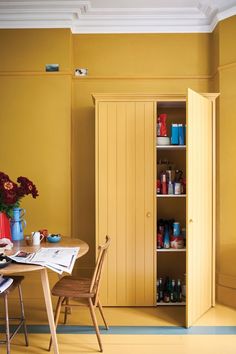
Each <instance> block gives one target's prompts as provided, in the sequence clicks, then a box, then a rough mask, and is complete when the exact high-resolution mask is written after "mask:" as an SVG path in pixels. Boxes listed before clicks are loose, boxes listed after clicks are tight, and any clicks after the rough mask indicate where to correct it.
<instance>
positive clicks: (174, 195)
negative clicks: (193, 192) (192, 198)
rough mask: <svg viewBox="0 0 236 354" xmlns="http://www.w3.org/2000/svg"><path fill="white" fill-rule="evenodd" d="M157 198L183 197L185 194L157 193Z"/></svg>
mask: <svg viewBox="0 0 236 354" xmlns="http://www.w3.org/2000/svg"><path fill="white" fill-rule="evenodd" d="M156 196H157V198H185V197H186V194H157V195H156Z"/></svg>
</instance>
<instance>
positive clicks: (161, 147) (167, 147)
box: [156, 145, 186, 150]
mask: <svg viewBox="0 0 236 354" xmlns="http://www.w3.org/2000/svg"><path fill="white" fill-rule="evenodd" d="M156 148H157V149H158V150H186V145H156Z"/></svg>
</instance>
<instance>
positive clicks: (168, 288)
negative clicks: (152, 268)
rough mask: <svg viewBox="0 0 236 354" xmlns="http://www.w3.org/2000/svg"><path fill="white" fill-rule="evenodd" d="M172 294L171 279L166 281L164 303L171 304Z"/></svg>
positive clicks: (167, 278)
mask: <svg viewBox="0 0 236 354" xmlns="http://www.w3.org/2000/svg"><path fill="white" fill-rule="evenodd" d="M170 293H171V284H170V279H169V277H166V279H165V286H164V302H167V303H168V302H170Z"/></svg>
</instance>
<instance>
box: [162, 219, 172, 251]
mask: <svg viewBox="0 0 236 354" xmlns="http://www.w3.org/2000/svg"><path fill="white" fill-rule="evenodd" d="M163 246H164V248H170V229H169V223H166V224H165V227H164V240H163Z"/></svg>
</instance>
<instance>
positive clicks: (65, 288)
mask: <svg viewBox="0 0 236 354" xmlns="http://www.w3.org/2000/svg"><path fill="white" fill-rule="evenodd" d="M110 242H111V240H110V237H108V236H106V242H105V243H104V244H103V245H101V246H99V247H98V258H97V262H96V266H95V269H94V273H93V276H92V278H75V277H73V276H65V277H63V278H62V279H60V280H59V281H58V282H57V283H56V284H55V285H54V287H53V289H52V295H54V296H58V301H57V306H56V311H55V325H56V327H57V324H58V320H59V315H60V311H61V307H62V306H64V307H65V315H64V324H66V321H67V314H68V310H69V309H70V307H71V306H88V307H89V310H90V314H91V317H92V321H93V325H94V327H95V331H96V335H97V339H98V344H99V348H100V351H101V352H102V351H103V348H102V342H101V337H100V332H99V327H98V323H97V318H96V314H95V308H96V307H97V306H98V309H99V312H100V314H101V317H102V319H103V322H104V325H105V327H106V329H109V328H108V325H107V323H106V320H105V317H104V314H103V310H102V305H101V303H100V301H99V288H100V282H101V275H102V269H103V264H104V259H105V256H106V254H107V250H108V247H109V245H110ZM70 299H85V300H87V301H86V303H85V305H79V304H73V305H72V304H69V300H70ZM51 345H52V338H51V339H50V343H49V348H48V349H49V350H50V349H51Z"/></svg>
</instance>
